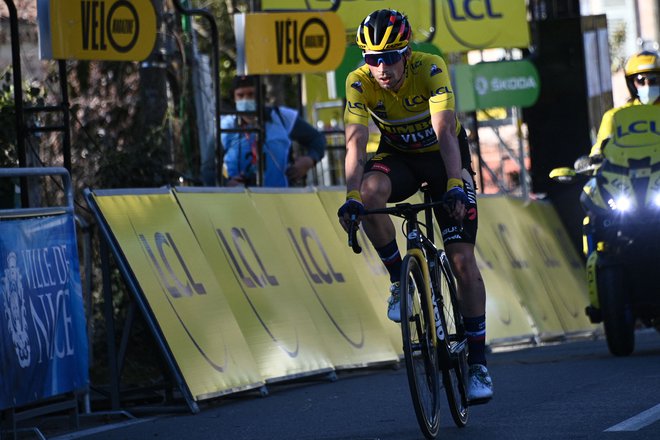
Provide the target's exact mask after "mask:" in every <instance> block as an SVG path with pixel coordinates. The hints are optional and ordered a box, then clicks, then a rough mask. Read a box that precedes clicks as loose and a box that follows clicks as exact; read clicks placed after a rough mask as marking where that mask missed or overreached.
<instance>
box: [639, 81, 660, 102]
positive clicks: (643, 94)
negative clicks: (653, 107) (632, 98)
mask: <svg viewBox="0 0 660 440" xmlns="http://www.w3.org/2000/svg"><path fill="white" fill-rule="evenodd" d="M637 96H639V101H640V102H641V103H642V104H653V103H654V102H655V100H656V99H658V96H660V85H658V86H641V87H639V88H638V89H637Z"/></svg>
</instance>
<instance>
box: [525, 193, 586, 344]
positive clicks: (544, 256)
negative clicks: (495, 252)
mask: <svg viewBox="0 0 660 440" xmlns="http://www.w3.org/2000/svg"><path fill="white" fill-rule="evenodd" d="M512 204H513V206H514V207H515V208H516V210H515V212H516V216H515V217H516V219H517V220H518V221H519V222H521V223H522V232H523V235H522V237H521V238H522V240H523V241H525V242H526V243H528V244H529V252H530V254H531V257H532V258H530V262H531V263H532V268H533V269H534V270H535V271H536V274H537V277H536V283H535V284H536V285H538V286H539V288H542V289H544V290H545V291H546V293H547V295H548V297H549V298H550V301H551V302H552V304H553V307H554V311H555V313H556V314H557V317H558V318H559V321H560V322H561V324H562V327H563V329H564V333H566V334H571V333H581V332H585V331H589V332H591V331H593V330H594V329H595V327H594V326H593V325H592V324H591V323H590V321H589V318H588V317H587V315H586V314H585V313H584V308H585V307H586V306H587V305H588V304H589V296H588V293H587V280H586V275H585V271H584V267H583V265H581V264H579V263H578V265H576V264H575V262H576V261H579V257H578V255H577V252H576V251H575V249H574V247H573V246H567V247H564V248H562V247H560V246H559V244H560V243H562V241H563V242H564V243H568V242H569V239H568V237H567V235H566V231H565V230H564V228H563V226H562V224H561V221H560V220H559V217H558V216H557V213H556V211H555V210H554V208H553V207H552V205H550V204H549V203H544V202H534V203H524V202H523V201H522V200H512ZM561 235H563V236H564V238H563V239H562V238H561Z"/></svg>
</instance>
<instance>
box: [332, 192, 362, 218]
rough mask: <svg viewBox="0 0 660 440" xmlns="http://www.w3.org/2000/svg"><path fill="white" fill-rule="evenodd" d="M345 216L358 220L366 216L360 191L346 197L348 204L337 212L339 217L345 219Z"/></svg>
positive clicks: (345, 203) (350, 193)
mask: <svg viewBox="0 0 660 440" xmlns="http://www.w3.org/2000/svg"><path fill="white" fill-rule="evenodd" d="M344 214H348V216H349V217H353V216H355V217H356V218H357V217H359V216H361V215H363V214H364V205H363V204H362V199H361V197H360V193H359V192H358V191H351V192H349V193H348V195H347V196H346V202H344V204H343V205H341V207H340V208H339V211H337V217H343V216H344Z"/></svg>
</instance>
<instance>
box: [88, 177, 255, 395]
mask: <svg viewBox="0 0 660 440" xmlns="http://www.w3.org/2000/svg"><path fill="white" fill-rule="evenodd" d="M127 191H131V190H127ZM94 201H95V202H96V204H97V205H98V206H99V209H100V211H101V213H102V215H103V218H104V219H105V221H106V222H107V224H108V226H109V228H110V230H111V232H112V234H113V236H114V238H115V239H116V242H117V243H118V245H119V247H120V248H121V252H122V254H123V255H124V257H125V259H126V262H127V264H128V265H129V266H130V269H131V271H132V273H133V274H134V276H135V279H136V282H137V283H138V285H139V289H140V292H139V294H141V295H142V296H143V297H144V299H145V300H146V302H147V303H148V307H149V311H148V312H147V313H148V316H151V315H153V317H154V318H155V321H156V323H157V325H158V327H159V329H160V332H161V334H162V336H163V338H164V339H165V341H163V345H164V346H166V347H168V349H169V350H170V352H171V354H172V356H173V358H174V360H175V361H176V363H177V366H178V369H179V371H180V372H181V374H182V376H183V380H184V381H185V385H186V386H187V387H188V389H189V390H190V392H191V394H192V396H193V398H194V399H195V400H201V399H205V398H211V397H215V396H219V395H223V394H227V393H230V392H236V391H239V390H243V389H248V388H254V387H258V386H261V385H263V383H264V382H263V379H262V377H261V376H260V375H259V373H258V371H257V366H256V363H255V360H254V358H253V357H252V354H251V353H250V350H249V348H248V346H247V343H246V341H245V338H244V337H243V334H242V333H241V330H240V328H239V326H238V323H237V322H236V320H235V318H234V315H233V314H232V312H231V309H230V307H229V304H228V302H227V299H226V297H225V291H224V289H223V288H222V287H221V286H220V285H219V284H218V282H217V281H216V278H215V276H214V274H213V271H212V270H211V268H210V267H209V265H208V263H207V262H206V261H205V260H204V259H203V258H200V256H201V255H203V254H202V250H201V249H200V247H199V245H198V243H197V240H196V239H195V236H194V235H193V232H192V230H191V229H190V227H189V225H188V222H187V220H186V218H185V217H184V215H183V213H182V212H181V210H180V208H179V206H178V204H177V202H176V200H175V198H174V196H173V195H172V194H171V193H170V192H169V191H167V190H164V189H163V190H154V191H152V192H149V193H146V194H135V195H131V194H126V195H117V194H114V193H113V194H112V195H103V192H97V193H95V195H94Z"/></svg>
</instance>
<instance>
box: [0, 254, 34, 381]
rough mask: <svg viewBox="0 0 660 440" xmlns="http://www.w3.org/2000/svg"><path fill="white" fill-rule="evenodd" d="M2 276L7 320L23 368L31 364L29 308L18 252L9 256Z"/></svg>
mask: <svg viewBox="0 0 660 440" xmlns="http://www.w3.org/2000/svg"><path fill="white" fill-rule="evenodd" d="M6 264H7V265H6V267H5V269H4V276H3V277H2V299H3V304H4V306H5V321H6V322H7V328H8V330H9V334H10V335H11V340H12V342H13V344H14V350H15V351H16V356H17V357H18V363H19V365H20V366H21V367H22V368H25V367H27V366H29V365H30V351H31V349H30V339H29V336H28V326H27V323H28V321H27V309H26V307H25V294H24V292H23V282H22V278H23V277H22V276H21V272H20V269H19V268H18V266H17V264H16V253H14V252H10V253H9V255H8V256H7V262H6Z"/></svg>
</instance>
